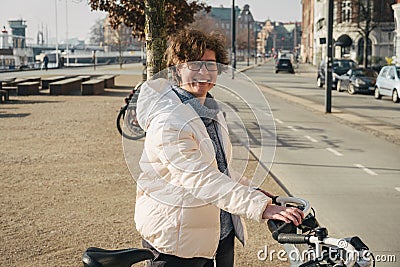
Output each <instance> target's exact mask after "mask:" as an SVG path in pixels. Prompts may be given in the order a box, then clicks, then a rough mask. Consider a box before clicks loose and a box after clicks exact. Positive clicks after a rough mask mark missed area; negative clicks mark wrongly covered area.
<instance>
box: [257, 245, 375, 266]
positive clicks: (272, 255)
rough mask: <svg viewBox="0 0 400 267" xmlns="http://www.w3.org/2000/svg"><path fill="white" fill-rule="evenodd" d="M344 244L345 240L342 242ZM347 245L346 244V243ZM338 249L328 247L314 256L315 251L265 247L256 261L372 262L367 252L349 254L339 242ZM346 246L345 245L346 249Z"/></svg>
mask: <svg viewBox="0 0 400 267" xmlns="http://www.w3.org/2000/svg"><path fill="white" fill-rule="evenodd" d="M343 241H344V242H346V241H345V240H343ZM346 243H347V242H346ZM340 244H341V245H339V247H338V248H334V247H329V248H328V249H327V250H323V251H322V252H321V255H319V256H318V255H316V252H315V250H312V249H311V250H303V251H299V250H297V249H292V250H289V251H288V252H287V251H286V250H284V249H281V250H274V249H271V250H269V249H268V246H267V245H265V246H264V248H263V249H261V250H259V251H258V252H257V259H258V260H259V261H267V260H268V261H275V260H278V261H288V260H290V261H291V262H307V261H315V260H322V259H325V260H326V259H329V260H331V261H333V262H336V261H339V260H343V259H354V260H356V261H357V262H370V261H371V260H372V258H371V253H370V252H369V251H368V250H363V251H353V252H349V251H346V250H345V247H344V243H343V242H340ZM347 246H348V245H346V247H347Z"/></svg>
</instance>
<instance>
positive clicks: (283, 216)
mask: <svg viewBox="0 0 400 267" xmlns="http://www.w3.org/2000/svg"><path fill="white" fill-rule="evenodd" d="M262 217H263V219H274V220H280V221H284V222H287V223H290V222H293V223H294V225H296V226H298V225H299V224H301V221H302V220H303V218H304V213H303V211H301V210H299V209H298V208H294V207H283V206H278V205H274V204H270V205H268V206H267V208H266V209H265V210H264V213H263V216H262Z"/></svg>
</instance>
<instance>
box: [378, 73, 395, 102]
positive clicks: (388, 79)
mask: <svg viewBox="0 0 400 267" xmlns="http://www.w3.org/2000/svg"><path fill="white" fill-rule="evenodd" d="M399 77H400V67H396V66H385V67H383V68H382V69H381V71H380V72H379V75H378V79H377V80H376V86H375V94H374V95H375V98H376V99H380V98H381V97H382V96H390V97H391V98H392V101H393V102H395V103H398V102H399V92H400V78H399Z"/></svg>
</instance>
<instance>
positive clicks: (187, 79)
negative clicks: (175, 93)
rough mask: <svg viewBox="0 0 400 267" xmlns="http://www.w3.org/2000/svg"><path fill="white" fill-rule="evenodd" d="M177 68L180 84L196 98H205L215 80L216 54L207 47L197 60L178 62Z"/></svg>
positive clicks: (216, 73)
mask: <svg viewBox="0 0 400 267" xmlns="http://www.w3.org/2000/svg"><path fill="white" fill-rule="evenodd" d="M200 61H202V62H200ZM199 67H200V69H198V68H199ZM177 69H178V73H179V76H180V78H181V84H180V86H181V87H182V88H183V89H185V90H186V91H188V92H189V93H191V94H192V95H194V96H195V97H197V98H205V97H206V95H207V92H208V91H210V90H211V88H213V87H214V84H215V82H216V81H217V75H218V69H217V62H216V55H215V52H214V51H212V50H209V49H206V51H205V52H204V54H203V56H202V57H201V58H200V60H199V61H197V62H193V63H190V62H189V63H183V64H180V65H179V66H178V67H177ZM201 102H203V101H201Z"/></svg>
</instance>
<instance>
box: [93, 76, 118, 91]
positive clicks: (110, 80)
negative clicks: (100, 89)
mask: <svg viewBox="0 0 400 267" xmlns="http://www.w3.org/2000/svg"><path fill="white" fill-rule="evenodd" d="M116 76H117V75H103V76H100V77H97V79H99V80H104V87H105V88H114V85H115V77H116Z"/></svg>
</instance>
